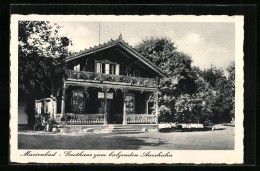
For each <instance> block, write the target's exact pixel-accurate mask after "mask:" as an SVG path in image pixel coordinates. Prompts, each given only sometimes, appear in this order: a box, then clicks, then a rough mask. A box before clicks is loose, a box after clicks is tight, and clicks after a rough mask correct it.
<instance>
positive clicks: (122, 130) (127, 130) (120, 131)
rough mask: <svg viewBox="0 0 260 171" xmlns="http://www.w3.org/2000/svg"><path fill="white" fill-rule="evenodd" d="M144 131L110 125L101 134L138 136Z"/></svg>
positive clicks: (127, 126)
mask: <svg viewBox="0 0 260 171" xmlns="http://www.w3.org/2000/svg"><path fill="white" fill-rule="evenodd" d="M143 132H144V131H139V130H136V129H134V128H131V127H130V126H129V125H115V124H113V125H108V126H107V127H106V128H104V129H103V130H101V131H99V133H114V134H138V133H143Z"/></svg>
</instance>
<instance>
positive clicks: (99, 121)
mask: <svg viewBox="0 0 260 171" xmlns="http://www.w3.org/2000/svg"><path fill="white" fill-rule="evenodd" d="M61 118H63V120H65V122H66V124H67V125H107V124H123V125H129V124H157V123H158V91H157V88H151V87H150V88H148V87H136V86H122V85H112V84H100V83H89V82H86V81H79V80H77V81H74V80H66V82H65V85H64V92H63V98H62V102H61V114H57V115H56V121H57V122H60V121H61Z"/></svg>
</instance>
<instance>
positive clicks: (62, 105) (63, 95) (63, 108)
mask: <svg viewBox="0 0 260 171" xmlns="http://www.w3.org/2000/svg"><path fill="white" fill-rule="evenodd" d="M65 91H66V82H65V81H64V82H63V87H62V96H61V117H63V116H64V114H65Z"/></svg>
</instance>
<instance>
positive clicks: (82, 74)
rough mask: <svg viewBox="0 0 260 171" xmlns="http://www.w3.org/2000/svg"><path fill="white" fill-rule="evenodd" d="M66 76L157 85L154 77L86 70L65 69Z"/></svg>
mask: <svg viewBox="0 0 260 171" xmlns="http://www.w3.org/2000/svg"><path fill="white" fill-rule="evenodd" d="M66 75H67V78H74V79H83V80H93V81H99V82H104V81H108V82H112V83H126V84H129V85H135V86H142V87H158V80H157V79H154V78H142V77H138V78H137V77H130V76H124V75H112V74H101V73H93V72H86V71H75V70H68V69H67V70H66Z"/></svg>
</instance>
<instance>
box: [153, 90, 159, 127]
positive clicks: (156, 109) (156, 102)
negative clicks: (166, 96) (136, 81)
mask: <svg viewBox="0 0 260 171" xmlns="http://www.w3.org/2000/svg"><path fill="white" fill-rule="evenodd" d="M154 98H155V116H156V124H158V114H159V111H158V91H156V92H155V96H154Z"/></svg>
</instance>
